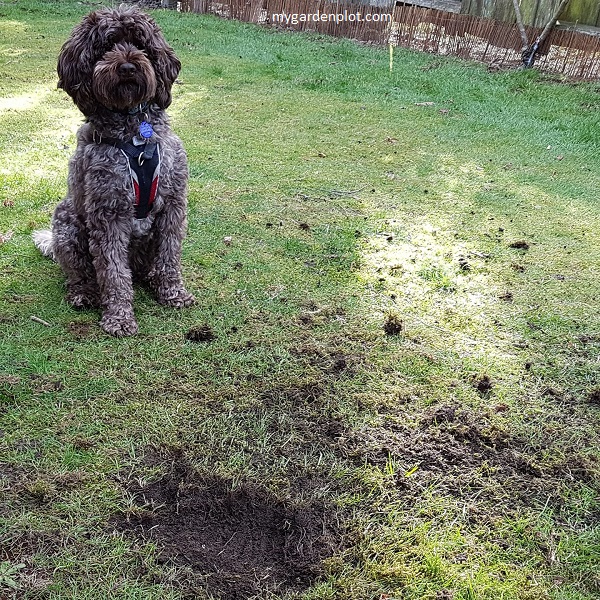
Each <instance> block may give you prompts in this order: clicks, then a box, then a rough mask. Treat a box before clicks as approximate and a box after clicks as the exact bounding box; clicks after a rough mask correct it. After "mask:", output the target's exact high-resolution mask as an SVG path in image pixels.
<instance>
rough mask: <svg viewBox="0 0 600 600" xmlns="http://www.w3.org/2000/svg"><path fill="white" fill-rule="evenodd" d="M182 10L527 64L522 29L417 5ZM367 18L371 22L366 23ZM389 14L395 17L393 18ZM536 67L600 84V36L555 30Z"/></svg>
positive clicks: (251, 2)
mask: <svg viewBox="0 0 600 600" xmlns="http://www.w3.org/2000/svg"><path fill="white" fill-rule="evenodd" d="M177 9H178V10H180V11H184V12H196V13H210V14H214V15H217V16H220V17H223V18H227V19H236V20H239V21H246V22H250V23H258V24H262V25H266V26H272V27H279V28H285V29H291V30H295V31H314V32H317V33H322V34H326V35H332V36H338V37H346V38H351V39H355V40H359V41H361V42H368V43H372V44H376V45H388V44H392V45H394V46H401V47H403V48H409V49H412V50H420V51H423V52H429V53H435V54H442V55H452V56H458V57H460V58H466V59H472V60H477V61H480V62H484V63H487V64H488V65H490V67H493V68H498V69H501V68H506V67H512V66H518V65H520V64H521V49H522V41H521V36H520V34H519V30H518V29H517V26H516V24H512V23H505V22H501V21H495V20H493V19H484V18H481V17H475V16H471V15H463V14H457V13H450V12H445V11H441V10H435V9H428V8H420V7H417V6H415V5H404V6H395V7H392V8H378V7H376V6H368V5H365V4H354V3H351V2H339V1H337V2H332V1H326V0H181V1H180V2H177ZM344 11H346V13H344ZM357 13H360V14H361V15H362V17H363V18H362V19H357V18H354V20H348V19H346V20H340V22H336V21H335V20H327V21H315V20H310V21H309V20H304V21H302V20H299V19H297V20H295V21H294V22H292V19H289V22H287V23H286V22H281V20H280V19H277V18H274V16H276V15H281V14H285V15H288V16H290V15H315V14H321V15H323V14H346V15H356V14H357ZM367 13H368V14H369V15H370V19H369V20H367V19H366V18H364V17H365V15H367ZM389 14H391V18H387V15H389ZM350 18H351V17H350ZM526 30H527V35H528V38H529V39H530V40H531V41H532V42H533V41H534V40H535V39H536V38H537V36H538V35H539V34H540V33H541V29H539V28H535V27H527V28H526ZM535 66H536V68H538V69H540V70H542V71H545V72H549V73H557V74H563V75H566V76H567V77H569V78H571V79H578V80H594V79H597V78H598V77H599V76H600V37H598V36H593V35H589V34H586V33H581V32H578V31H567V30H560V29H555V30H553V31H552V32H551V34H550V36H549V37H548V38H547V39H546V41H545V42H544V44H543V45H542V47H541V48H540V51H539V55H538V58H537V61H536V63H535Z"/></svg>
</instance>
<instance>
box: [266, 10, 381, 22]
mask: <svg viewBox="0 0 600 600" xmlns="http://www.w3.org/2000/svg"><path fill="white" fill-rule="evenodd" d="M330 22H334V23H363V22H365V23H391V22H392V15H391V14H389V13H365V14H363V13H360V12H349V11H348V10H346V9H344V11H343V12H339V13H326V12H321V11H317V12H315V13H286V12H282V13H273V14H272V15H271V23H280V24H282V25H298V24H299V23H330Z"/></svg>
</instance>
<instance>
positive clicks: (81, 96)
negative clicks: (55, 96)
mask: <svg viewBox="0 0 600 600" xmlns="http://www.w3.org/2000/svg"><path fill="white" fill-rule="evenodd" d="M97 23H98V15H97V13H96V12H93V13H91V14H89V15H88V16H87V17H85V18H84V19H83V21H82V22H81V23H80V24H79V25H77V27H75V29H73V32H72V33H71V36H70V37H69V39H68V40H67V41H66V42H65V43H64V44H63V47H62V49H61V51H60V54H59V55H58V66H57V71H58V87H59V88H61V89H63V90H65V92H67V94H69V96H71V98H73V101H74V102H75V104H76V105H77V107H78V108H79V110H81V112H82V113H83V114H84V115H86V116H87V115H90V114H92V113H93V112H94V107H95V102H94V100H93V96H92V74H93V70H94V63H95V62H96V55H95V48H96V38H97V37H98V31H97Z"/></svg>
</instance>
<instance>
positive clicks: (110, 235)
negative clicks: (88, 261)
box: [88, 209, 138, 337]
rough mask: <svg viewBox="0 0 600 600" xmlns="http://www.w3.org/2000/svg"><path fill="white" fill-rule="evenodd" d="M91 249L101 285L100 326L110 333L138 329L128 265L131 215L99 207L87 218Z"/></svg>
mask: <svg viewBox="0 0 600 600" xmlns="http://www.w3.org/2000/svg"><path fill="white" fill-rule="evenodd" d="M88 230H89V245H90V253H91V255H92V258H93V263H94V268H95V270H96V279H97V281H98V287H99V288H100V301H101V305H102V318H101V319H100V326H101V327H102V329H104V331H106V332H107V333H110V334H111V335H114V336H117V337H122V336H127V335H133V334H135V333H137V330H138V325H137V323H136V320H135V317H134V314H133V285H132V277H131V269H130V268H129V258H128V256H129V240H130V236H131V225H130V217H129V216H127V215H120V214H118V211H116V210H106V209H104V210H103V211H98V212H96V213H95V214H91V215H90V218H89V219H88Z"/></svg>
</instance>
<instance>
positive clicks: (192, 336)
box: [185, 325, 217, 343]
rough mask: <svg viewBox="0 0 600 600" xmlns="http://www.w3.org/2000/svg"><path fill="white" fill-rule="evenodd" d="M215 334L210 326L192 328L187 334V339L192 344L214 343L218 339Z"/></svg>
mask: <svg viewBox="0 0 600 600" xmlns="http://www.w3.org/2000/svg"><path fill="white" fill-rule="evenodd" d="M216 337H217V336H216V335H215V332H214V331H213V330H212V328H211V327H210V326H209V325H200V326H198V327H192V328H191V329H190V330H189V331H188V332H187V333H186V334H185V339H186V340H188V341H190V342H196V343H200V342H212V341H213V340H215V339H216Z"/></svg>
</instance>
